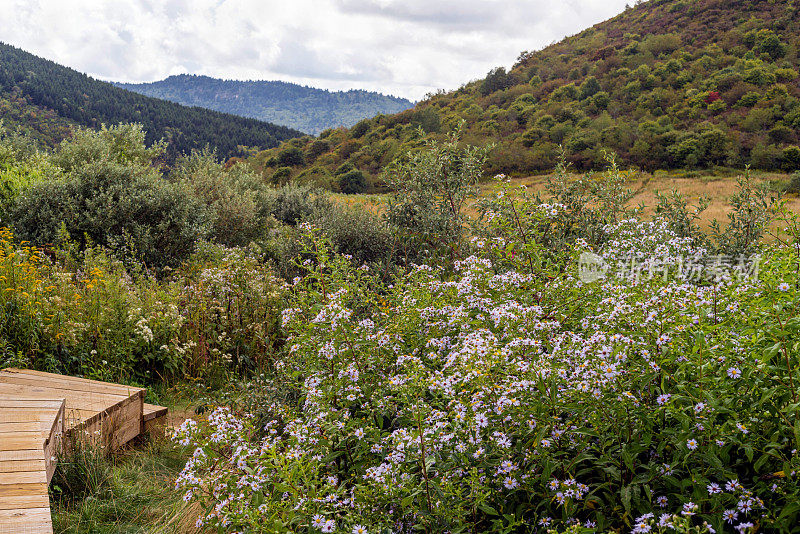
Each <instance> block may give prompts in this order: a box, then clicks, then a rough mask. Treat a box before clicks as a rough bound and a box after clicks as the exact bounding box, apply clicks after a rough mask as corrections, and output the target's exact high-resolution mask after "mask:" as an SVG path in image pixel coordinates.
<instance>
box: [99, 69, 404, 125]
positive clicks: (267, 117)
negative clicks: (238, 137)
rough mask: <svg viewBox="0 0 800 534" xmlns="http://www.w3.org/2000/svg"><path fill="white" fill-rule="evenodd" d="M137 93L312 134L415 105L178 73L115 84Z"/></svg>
mask: <svg viewBox="0 0 800 534" xmlns="http://www.w3.org/2000/svg"><path fill="white" fill-rule="evenodd" d="M114 85H116V86H117V87H122V88H123V89H128V90H130V91H134V92H136V93H139V94H143V95H147V96H152V97H155V98H162V99H164V100H170V101H172V102H177V103H179V104H183V105H186V106H200V107H204V108H208V109H214V110H216V111H222V112H225V113H233V114H235V115H241V116H242V117H250V118H253V119H259V120H264V121H269V122H273V123H275V124H282V125H284V126H288V127H290V128H296V129H298V130H301V131H303V132H307V133H310V134H314V135H316V134H318V133H320V132H322V131H323V130H325V129H328V128H337V127H339V126H352V125H353V124H355V123H357V122H358V121H360V120H361V119H366V118H370V117H374V116H375V115H378V114H381V113H397V112H400V111H403V110H405V109H408V108H410V107H411V106H412V105H413V104H412V103H411V102H410V101H409V100H406V99H405V98H397V97H394V96H387V95H382V94H380V93H374V92H370V91H360V90H351V91H336V92H331V91H327V90H324V89H315V88H313V87H305V86H302V85H297V84H294V83H287V82H277V81H237V80H219V79H216V78H210V77H208V76H191V75H180V76H170V77H169V78H167V79H165V80H161V81H158V82H152V83H138V84H135V83H115V84H114Z"/></svg>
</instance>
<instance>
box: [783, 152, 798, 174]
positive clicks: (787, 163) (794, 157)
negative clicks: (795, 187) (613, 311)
mask: <svg viewBox="0 0 800 534" xmlns="http://www.w3.org/2000/svg"><path fill="white" fill-rule="evenodd" d="M781 168H782V169H783V170H784V171H786V172H792V171H800V147H796V146H790V147H787V148H784V149H783V156H781Z"/></svg>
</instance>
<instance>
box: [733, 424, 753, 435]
mask: <svg viewBox="0 0 800 534" xmlns="http://www.w3.org/2000/svg"><path fill="white" fill-rule="evenodd" d="M736 428H738V429H739V431H740V432H741V433H742V434H747V433H748V432H750V431H749V430H747V427H746V426H744V425H743V424H742V423H736Z"/></svg>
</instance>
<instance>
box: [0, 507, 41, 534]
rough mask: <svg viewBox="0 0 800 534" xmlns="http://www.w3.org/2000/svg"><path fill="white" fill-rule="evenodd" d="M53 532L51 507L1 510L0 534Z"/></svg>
mask: <svg viewBox="0 0 800 534" xmlns="http://www.w3.org/2000/svg"><path fill="white" fill-rule="evenodd" d="M42 532H44V533H51V532H53V523H52V518H51V516H50V507H49V506H48V507H41V508H26V509H23V510H0V534H6V533H8V534H11V533H13V534H33V533H37V534H38V533H42Z"/></svg>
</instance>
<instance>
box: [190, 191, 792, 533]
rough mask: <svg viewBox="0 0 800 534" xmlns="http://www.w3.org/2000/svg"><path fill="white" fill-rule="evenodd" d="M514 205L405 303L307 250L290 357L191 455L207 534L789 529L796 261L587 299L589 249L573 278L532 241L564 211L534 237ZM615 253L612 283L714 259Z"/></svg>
mask: <svg viewBox="0 0 800 534" xmlns="http://www.w3.org/2000/svg"><path fill="white" fill-rule="evenodd" d="M499 202H500V201H498V203H499ZM511 202H513V201H511ZM496 207H498V209H496V210H495V211H494V213H495V214H496V215H495V217H493V220H492V221H490V222H489V225H490V227H489V229H488V231H487V237H476V238H475V239H474V240H473V243H472V245H473V247H474V254H473V255H472V256H470V257H468V258H466V259H464V260H462V261H459V262H457V263H456V268H455V273H454V274H452V275H450V274H446V273H445V272H444V271H441V270H439V269H437V268H436V267H431V266H425V265H422V266H417V267H416V268H414V269H413V270H412V271H411V272H409V273H408V274H406V275H404V276H402V277H399V278H398V279H396V280H395V282H394V284H393V285H389V286H386V287H376V286H375V284H376V282H375V281H374V279H373V278H371V277H370V276H369V273H368V272H366V271H364V270H363V269H360V268H358V267H357V266H356V265H352V264H351V263H350V262H348V261H347V259H346V258H344V257H342V256H336V255H333V254H331V253H330V252H329V249H328V248H327V247H326V245H325V241H324V239H322V238H321V237H320V236H319V235H317V234H316V233H315V232H313V231H310V232H309V235H308V240H309V241H308V250H307V252H308V253H313V258H314V260H308V261H306V263H305V264H304V267H305V268H306V269H307V271H308V273H307V275H306V276H305V277H304V278H303V279H297V280H296V281H295V284H294V286H293V288H292V289H291V294H292V302H291V304H290V306H289V307H288V308H287V309H286V310H284V312H283V318H282V322H283V325H284V327H285V328H286V329H287V331H288V332H289V333H290V335H289V338H288V340H287V347H288V350H287V351H286V353H285V354H284V355H283V356H282V357H281V358H279V360H278V361H277V363H276V365H275V372H274V374H273V376H271V377H269V379H268V380H267V381H266V382H265V385H264V386H263V388H262V394H261V400H260V403H259V404H258V406H257V407H252V406H250V407H249V408H248V409H239V408H238V407H237V406H232V407H220V408H218V409H216V410H215V411H213V412H212V413H211V414H210V415H209V416H208V417H207V418H206V419H204V420H199V421H191V420H190V421H187V422H186V423H185V424H184V425H183V426H182V427H181V428H180V429H179V430H178V431H177V433H176V439H178V440H179V441H180V442H181V443H182V444H184V445H186V446H191V447H193V448H194V454H193V456H192V458H191V460H190V461H189V462H188V463H187V465H186V467H185V469H184V471H183V473H182V475H181V476H180V478H179V480H178V481H177V485H178V487H179V488H182V489H183V490H184V491H185V492H186V497H185V498H186V499H187V500H194V501H198V502H200V503H202V504H203V505H204V506H205V512H204V513H203V515H202V517H201V518H200V520H199V521H198V523H199V524H205V525H209V526H212V527H217V528H219V529H220V530H222V531H226V532H244V531H247V532H286V531H292V532H347V533H350V532H354V533H360V532H373V533H378V532H412V531H424V532H498V533H499V532H531V531H539V532H545V531H548V530H550V529H555V530H558V531H563V530H564V529H569V530H570V531H577V530H579V529H584V531H586V532H605V531H608V530H612V529H613V530H623V531H632V532H637V533H642V532H723V531H726V530H728V531H730V530H733V529H736V530H737V531H739V532H751V531H755V530H757V529H770V530H775V531H789V530H791V528H792V526H793V525H795V524H796V521H797V520H798V515H799V514H800V504H798V503H800V490H799V489H798V485H797V476H796V475H797V470H798V468H800V457H798V454H797V448H798V445H799V444H800V423H798V422H797V421H798V419H797V412H798V410H799V409H800V408H799V406H800V404H798V398H797V397H798V394H799V393H800V390H798V384H800V382H798V381H799V380H800V374H798V364H799V363H800V362H799V361H798V359H800V343H798V341H797V340H798V339H800V319H798V313H797V312H798V304H800V301H799V300H798V294H797V288H798V283H800V280H798V269H797V262H798V255H797V253H796V248H794V249H793V248H792V247H789V246H775V247H773V248H770V249H768V250H765V251H764V256H763V261H762V268H761V272H760V276H759V278H758V279H756V278H754V277H751V278H749V279H745V280H740V279H739V278H737V277H736V276H733V274H735V273H730V272H729V273H727V274H726V273H725V272H721V271H719V270H715V271H710V272H707V273H705V274H704V276H703V277H701V278H699V279H698V281H693V280H690V279H689V278H688V277H687V276H686V273H681V272H676V271H675V270H670V269H668V268H666V269H664V271H663V273H659V275H658V276H650V275H642V276H636V277H632V278H630V279H620V278H615V277H613V276H609V277H607V278H606V279H604V280H600V281H598V282H594V283H585V282H583V281H581V279H580V277H579V276H578V275H579V273H578V271H577V270H576V267H575V265H576V263H577V262H576V260H577V256H578V254H580V253H581V252H585V251H588V250H589V245H588V244H587V243H586V241H584V240H581V239H575V240H574V241H573V243H574V244H573V245H568V244H566V242H565V245H564V246H565V247H567V246H569V247H570V248H568V249H566V250H562V251H561V252H562V254H563V256H565V257H566V259H564V258H563V257H562V258H561V259H559V257H553V255H552V254H551V253H550V252H549V251H546V250H543V247H542V245H541V244H540V241H541V240H539V239H538V238H537V237H536V235H534V234H533V233H530V232H533V231H534V230H536V231H537V232H539V234H537V235H539V236H542V235H546V233H547V232H548V228H551V227H552V224H558V216H559V213H560V210H562V209H563V208H561V207H559V206H543V207H541V209H533V208H531V207H530V206H527V208H528V209H526V210H524V211H525V213H527V214H528V216H529V217H531V218H532V220H533V221H534V222H535V224H529V225H522V224H514V221H513V219H509V218H507V217H506V215H509V216H510V217H513V216H514V210H501V209H499V205H498V206H496ZM517 207H518V206H517ZM518 214H519V211H517V215H518ZM548 221H550V222H548ZM515 228H516V229H519V231H517V230H515ZM529 231H530V232H529ZM602 231H603V233H604V235H603V236H602V238H600V236H598V239H596V240H595V241H596V242H597V243H600V244H599V245H598V246H597V248H596V249H595V250H594V251H593V252H594V253H596V254H597V255H598V256H600V257H602V258H604V259H605V260H606V261H607V262H609V263H610V264H614V263H615V262H620V261H622V260H625V259H627V258H632V257H633V258H641V259H643V260H645V261H649V262H651V263H652V264H658V265H666V266H673V267H674V266H675V265H679V264H680V262H681V261H682V260H681V258H687V257H689V258H692V257H700V256H702V255H703V254H704V251H703V249H701V248H698V247H697V246H696V245H695V244H694V243H693V241H692V240H691V239H690V238H682V237H680V236H678V235H677V234H675V233H674V232H673V231H672V230H671V229H670V225H669V223H667V222H666V221H663V220H656V221H653V222H647V223H642V222H638V221H636V220H628V219H622V220H620V221H617V222H613V223H611V224H607V225H606V226H604V227H603V230H602ZM542 258H549V259H548V260H547V261H538V259H542ZM534 259H537V261H534ZM548 262H549V263H548ZM643 272H644V273H645V274H646V273H647V272H648V271H647V270H645V271H643ZM650 272H652V271H650ZM576 529H577V530H576Z"/></svg>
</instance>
